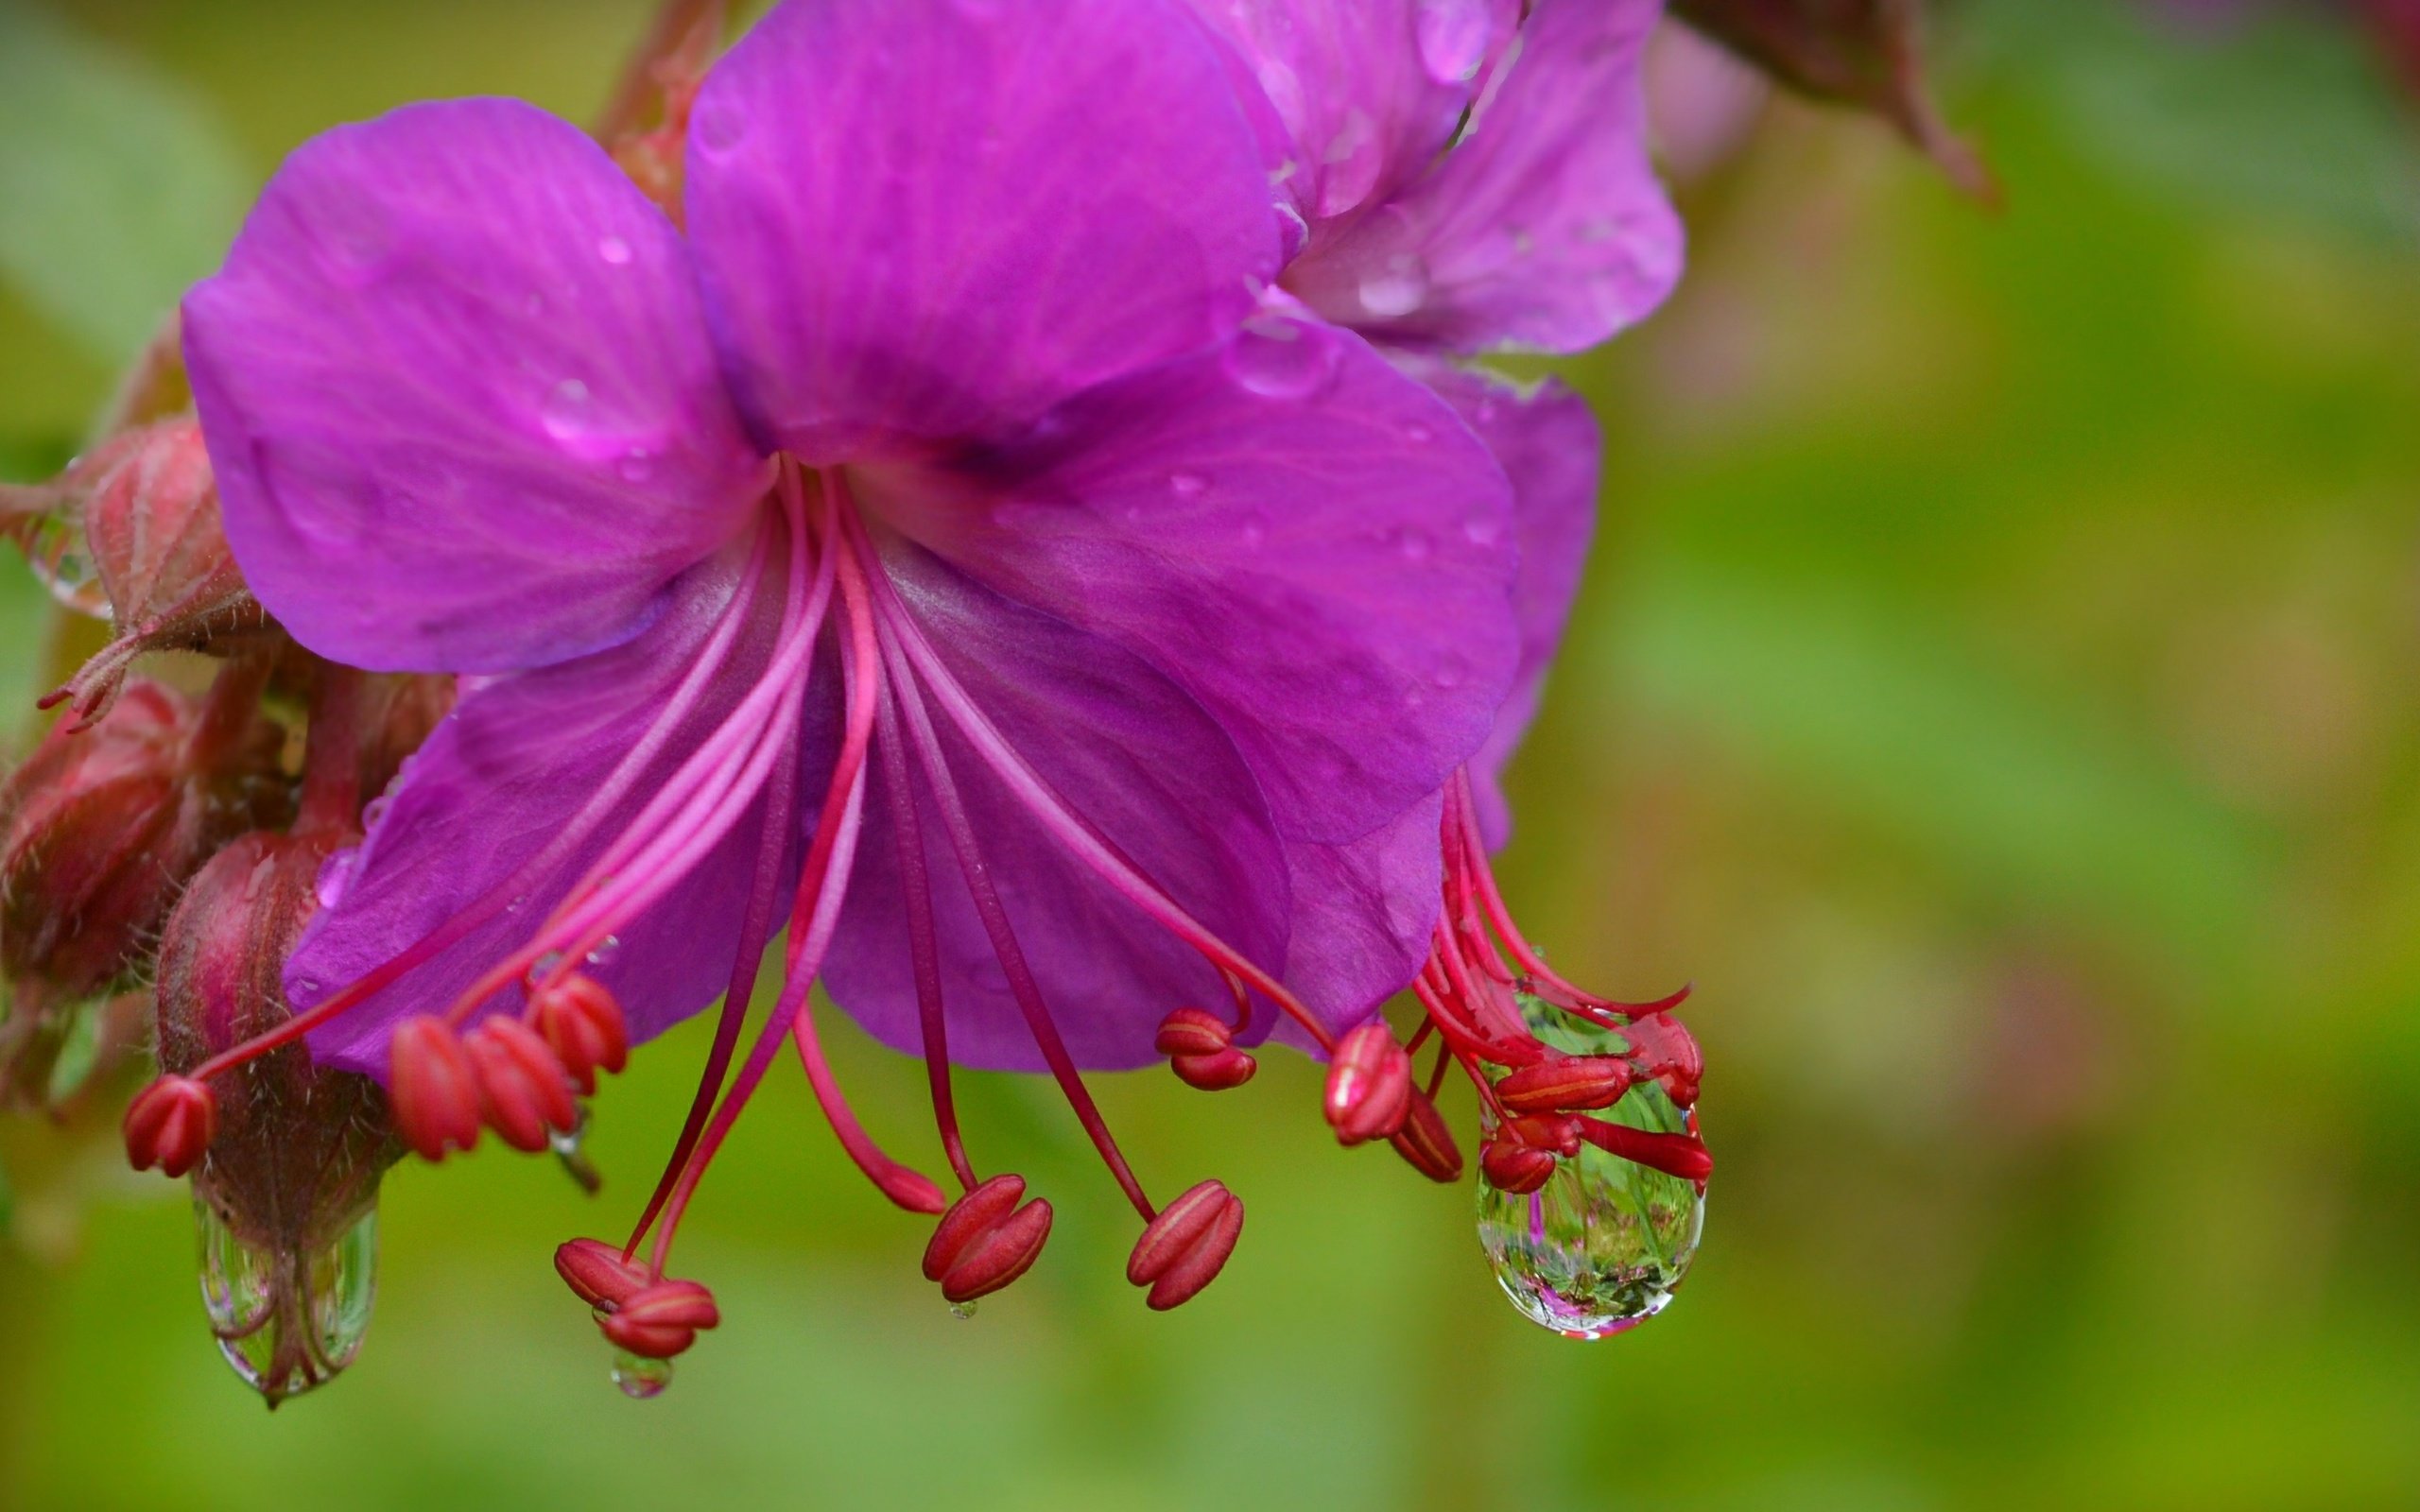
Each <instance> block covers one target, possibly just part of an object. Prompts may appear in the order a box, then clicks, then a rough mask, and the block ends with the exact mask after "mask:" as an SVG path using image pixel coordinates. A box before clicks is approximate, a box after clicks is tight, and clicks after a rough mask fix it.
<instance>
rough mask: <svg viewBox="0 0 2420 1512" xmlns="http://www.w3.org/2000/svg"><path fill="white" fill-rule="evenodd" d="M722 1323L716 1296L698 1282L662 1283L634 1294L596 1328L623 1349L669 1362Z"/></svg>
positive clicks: (599, 1320) (668, 1281) (653, 1284)
mask: <svg viewBox="0 0 2420 1512" xmlns="http://www.w3.org/2000/svg"><path fill="white" fill-rule="evenodd" d="M721 1321H722V1312H721V1310H720V1309H718V1308H717V1307H716V1306H715V1294H714V1293H712V1292H710V1291H708V1290H706V1288H705V1287H704V1286H703V1285H702V1284H700V1282H697V1281H687V1280H661V1281H656V1282H654V1283H652V1284H651V1285H647V1286H642V1287H640V1288H639V1289H638V1290H637V1291H634V1292H632V1293H631V1294H630V1295H629V1296H628V1297H624V1298H623V1299H622V1300H621V1302H620V1303H619V1304H618V1305H617V1306H616V1307H615V1308H614V1311H612V1312H611V1313H608V1314H605V1315H604V1316H603V1317H601V1318H599V1319H597V1321H596V1326H597V1327H598V1328H600V1329H602V1330H604V1331H605V1336H606V1337H607V1338H608V1339H611V1340H613V1341H614V1345H615V1346H616V1347H618V1348H620V1349H628V1350H630V1351H631V1353H632V1354H637V1355H644V1356H646V1357H647V1358H648V1359H650V1360H669V1359H671V1358H672V1357H673V1356H674V1355H676V1354H680V1353H682V1352H683V1351H685V1350H686V1349H688V1348H689V1346H691V1345H693V1344H695V1343H697V1342H698V1333H699V1331H700V1330H702V1329H710V1328H713V1327H715V1326H716V1325H717V1324H718V1323H720V1322H721Z"/></svg>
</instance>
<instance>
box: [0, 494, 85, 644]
mask: <svg viewBox="0 0 2420 1512" xmlns="http://www.w3.org/2000/svg"><path fill="white" fill-rule="evenodd" d="M0 524H5V530H0V537H5V536H6V535H9V534H13V535H14V536H15V537H16V538H17V541H18V543H19V544H20V545H22V546H24V547H25V553H26V561H27V562H28V563H29V564H31V565H32V567H33V570H34V576H37V577H39V578H41V579H42V581H43V587H45V588H47V589H49V590H50V596H51V597H53V598H55V599H57V600H58V601H59V602H60V603H61V604H64V605H65V606H66V607H68V608H69V609H72V610H75V611H76V612H77V613H78V614H89V615H92V616H93V617H95V618H96V619H106V618H107V617H108V616H109V612H110V595H109V590H108V589H107V588H105V587H104V586H102V583H101V572H100V568H99V567H98V566H97V565H95V562H94V560H93V548H92V545H91V543H90V542H88V541H86V540H85V539H84V513H83V509H82V507H81V506H80V505H78V504H75V503H69V504H62V505H61V506H59V507H56V508H54V509H52V510H50V511H49V512H48V513H45V514H40V515H35V516H33V517H32V518H30V519H21V520H18V521H15V522H0Z"/></svg>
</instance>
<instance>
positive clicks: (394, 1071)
mask: <svg viewBox="0 0 2420 1512" xmlns="http://www.w3.org/2000/svg"><path fill="white" fill-rule="evenodd" d="M393 1057H394V1060H393V1065H392V1067H391V1068H390V1070H389V1076H388V1093H389V1098H390V1099H391V1101H392V1102H393V1104H394V1109H395V1127H396V1129H397V1130H398V1131H399V1132H400V1133H402V1135H403V1136H404V1143H406V1144H408V1145H410V1146H411V1147H412V1149H413V1150H414V1151H415V1152H416V1153H417V1154H418V1155H419V1156H420V1158H421V1159H422V1160H443V1159H445V1152H446V1151H448V1150H467V1149H469V1148H471V1147H472V1146H473V1145H475V1144H476V1143H479V1122H480V1115H481V1107H480V1099H479V1075H478V1072H477V1070H476V1069H475V1067H474V1066H473V1064H472V1061H471V1057H470V1053H469V1052H468V1051H466V1050H464V1049H463V1048H462V1041H461V1040H460V1039H458V1037H457V1036H456V1035H455V1033H454V1031H453V1030H452V1029H451V1028H450V1027H448V1026H447V1025H446V1023H445V1021H444V1020H442V1019H439V1018H435V1017H432V1016H429V1015H423V1016H421V1017H419V1018H415V1019H407V1020H406V1021H405V1022H404V1023H403V1025H402V1026H401V1027H400V1028H398V1029H397V1030H396V1031H395V1036H394V1040H393Z"/></svg>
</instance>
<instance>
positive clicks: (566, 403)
mask: <svg viewBox="0 0 2420 1512" xmlns="http://www.w3.org/2000/svg"><path fill="white" fill-rule="evenodd" d="M592 420H593V415H592V413H591V410H590V408H589V397H588V386H587V385H586V384H584V383H582V382H580V381H579V379H577V378H566V379H564V380H563V381H562V383H559V384H557V385H555V387H554V390H553V392H551V393H549V394H547V395H546V402H545V403H544V404H543V405H541V406H539V409H538V422H539V423H540V424H542V425H544V426H545V427H546V434H547V435H549V436H551V437H553V438H555V439H556V440H559V441H570V440H577V439H579V438H580V437H582V436H585V435H587V434H588V428H589V425H590V424H591V422H592Z"/></svg>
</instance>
